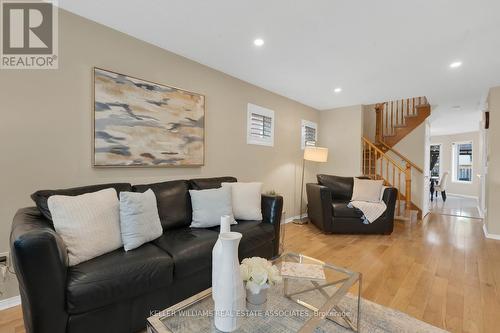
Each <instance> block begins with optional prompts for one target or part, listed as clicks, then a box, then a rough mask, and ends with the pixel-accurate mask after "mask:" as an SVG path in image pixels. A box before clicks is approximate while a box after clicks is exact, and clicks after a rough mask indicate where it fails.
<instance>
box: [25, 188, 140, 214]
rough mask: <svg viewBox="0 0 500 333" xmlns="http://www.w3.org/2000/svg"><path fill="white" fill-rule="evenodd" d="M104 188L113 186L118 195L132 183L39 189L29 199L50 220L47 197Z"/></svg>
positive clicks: (79, 193) (72, 194)
mask: <svg viewBox="0 0 500 333" xmlns="http://www.w3.org/2000/svg"><path fill="white" fill-rule="evenodd" d="M106 188H114V189H115V190H116V192H117V195H119V194H120V192H121V191H130V190H131V189H132V185H130V184H129V183H112V184H98V185H90V186H82V187H74V188H68V189H60V190H40V191H36V192H35V193H33V194H32V195H31V199H33V201H34V202H35V204H36V206H37V207H38V209H39V210H40V212H41V213H42V214H43V216H45V217H46V218H47V219H48V220H49V221H52V215H51V214H50V210H49V206H48V205H47V200H48V199H49V197H51V196H53V195H69V196H76V195H82V194H85V193H92V192H97V191H100V190H104V189H106Z"/></svg>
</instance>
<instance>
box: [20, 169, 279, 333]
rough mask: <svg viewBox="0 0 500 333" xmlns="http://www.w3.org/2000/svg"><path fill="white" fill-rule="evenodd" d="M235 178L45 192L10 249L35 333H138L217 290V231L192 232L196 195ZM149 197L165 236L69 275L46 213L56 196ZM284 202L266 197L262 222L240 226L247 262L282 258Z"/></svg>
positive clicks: (25, 215)
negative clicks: (158, 315) (155, 317)
mask: <svg viewBox="0 0 500 333" xmlns="http://www.w3.org/2000/svg"><path fill="white" fill-rule="evenodd" d="M235 181H236V178H233V177H220V178H205V179H193V180H189V181H188V180H176V181H169V182H163V183H156V184H148V185H135V186H132V185H130V184H126V183H121V184H104V185H93V186H87V187H80V188H74V189H67V190H55V191H38V192H36V193H34V194H33V195H32V198H33V199H34V200H35V202H36V203H37V207H38V208H36V207H29V208H23V209H20V210H19V211H18V212H17V214H16V215H15V217H14V221H13V224H12V231H11V236H10V245H11V251H12V258H13V263H14V267H15V270H16V273H17V277H18V280H19V289H20V293H21V300H22V309H23V315H24V323H25V327H26V331H27V332H29V333H62V332H70V333H90V332H92V333H98V332H106V333H110V332H113V333H119V332H136V331H139V330H143V329H144V328H145V326H146V318H147V317H149V316H150V315H151V314H152V313H154V311H161V310H163V309H165V308H167V307H169V306H170V305H173V304H175V303H177V302H179V301H181V300H183V299H186V298H188V297H190V296H192V295H194V294H196V293H198V292H200V291H202V290H204V289H206V288H209V287H210V286H211V277H212V275H211V263H212V261H211V260H212V259H211V257H212V248H213V246H214V244H215V242H216V240H217V237H218V229H219V228H218V227H216V228H211V229H191V228H189V225H190V223H191V214H192V209H191V201H190V196H189V192H188V190H189V189H208V188H216V187H220V186H221V182H235ZM108 187H114V188H116V189H117V191H118V192H119V191H139V192H143V191H146V190H147V189H148V188H151V189H152V190H153V191H154V192H155V194H156V197H157V200H158V210H159V215H160V219H161V223H162V226H163V230H164V234H163V236H161V237H160V238H158V239H156V240H154V241H152V242H150V243H147V244H144V245H143V246H141V247H139V248H137V249H135V250H132V251H129V252H125V251H124V250H123V249H118V250H116V251H113V252H111V253H107V254H105V255H102V256H100V257H97V258H94V259H92V260H89V261H86V262H83V263H80V264H78V265H76V266H73V267H68V264H67V263H68V259H67V251H66V248H65V245H64V243H63V242H62V240H61V238H60V237H59V236H58V234H57V233H56V232H55V231H54V228H53V226H52V223H51V220H50V212H49V210H48V208H47V199H48V197H49V196H50V195H53V194H62V195H79V194H83V193H87V192H94V191H97V190H100V189H103V188H108ZM282 206H283V198H282V197H280V196H268V195H262V213H263V221H238V224H237V225H234V226H232V230H233V231H237V232H241V233H242V234H243V238H242V240H241V242H240V247H239V256H240V259H242V258H245V257H251V256H260V257H265V258H271V257H274V256H277V255H278V247H279V230H280V229H279V227H280V220H281V211H282Z"/></svg>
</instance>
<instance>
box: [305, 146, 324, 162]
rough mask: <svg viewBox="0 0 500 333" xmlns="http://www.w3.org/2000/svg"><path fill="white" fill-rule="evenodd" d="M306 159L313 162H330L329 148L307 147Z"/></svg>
mask: <svg viewBox="0 0 500 333" xmlns="http://www.w3.org/2000/svg"><path fill="white" fill-rule="evenodd" d="M304 159H305V160H306V161H313V162H326V161H327V160H328V148H322V147H306V148H305V149H304Z"/></svg>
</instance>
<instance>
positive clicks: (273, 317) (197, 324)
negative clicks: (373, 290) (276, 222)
mask: <svg viewBox="0 0 500 333" xmlns="http://www.w3.org/2000/svg"><path fill="white" fill-rule="evenodd" d="M285 262H292V263H304V264H313V265H320V266H321V267H322V268H323V270H324V273H325V279H324V280H323V279H309V278H290V277H283V283H280V284H278V285H276V286H273V287H271V288H270V289H269V290H268V296H267V302H266V303H265V304H263V305H262V306H259V307H255V306H252V305H250V304H247V307H248V310H247V311H246V312H245V313H243V314H242V315H241V318H240V319H241V326H240V328H239V329H238V330H236V331H235V332H238V333H254V332H257V333H260V332H301V333H305V332H338V331H339V329H340V330H341V327H343V328H344V329H348V330H352V331H355V332H358V331H359V320H360V310H361V309H360V300H361V298H360V293H361V273H358V272H351V271H349V270H347V269H345V268H342V267H337V266H335V265H332V264H328V263H324V262H322V261H320V260H317V259H314V258H311V257H307V256H304V255H301V254H296V253H285V254H283V255H281V256H280V257H279V258H277V259H275V260H274V261H273V264H274V265H277V266H278V268H280V266H281V265H282V263H285ZM211 296H212V293H211V289H207V290H204V291H202V292H200V293H198V294H196V295H194V296H192V297H190V298H188V299H186V300H184V301H182V302H180V303H178V304H175V305H173V306H171V307H169V308H168V309H165V310H164V311H160V312H159V313H157V314H155V315H153V316H151V317H149V318H148V319H147V331H148V333H181V332H182V333H191V332H193V333H194V332H196V333H198V332H219V331H218V330H217V329H216V328H215V325H214V320H213V308H214V304H213V300H212V297H211ZM339 325H340V326H341V327H339Z"/></svg>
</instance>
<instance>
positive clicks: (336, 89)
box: [333, 88, 342, 94]
mask: <svg viewBox="0 0 500 333" xmlns="http://www.w3.org/2000/svg"><path fill="white" fill-rule="evenodd" d="M333 91H334V92H335V93H337V94H338V93H339V92H341V91H342V88H335V89H333Z"/></svg>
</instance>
